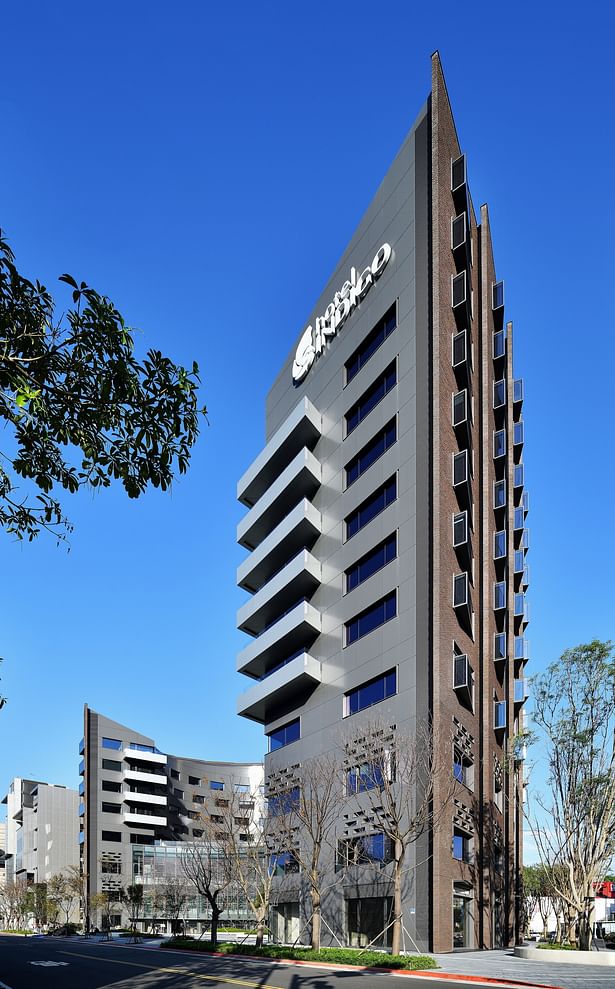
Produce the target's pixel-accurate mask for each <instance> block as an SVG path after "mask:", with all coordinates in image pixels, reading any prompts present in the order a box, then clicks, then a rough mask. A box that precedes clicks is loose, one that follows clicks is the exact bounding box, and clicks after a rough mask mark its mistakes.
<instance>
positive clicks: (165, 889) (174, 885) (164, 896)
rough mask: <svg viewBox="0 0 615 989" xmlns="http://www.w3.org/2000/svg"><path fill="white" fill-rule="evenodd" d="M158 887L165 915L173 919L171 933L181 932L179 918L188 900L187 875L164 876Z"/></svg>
mask: <svg viewBox="0 0 615 989" xmlns="http://www.w3.org/2000/svg"><path fill="white" fill-rule="evenodd" d="M156 887H157V894H158V896H159V898H160V902H161V904H162V905H163V908H164V912H165V916H166V917H168V918H169V920H170V921H171V934H173V935H176V934H177V933H178V932H179V918H180V917H181V916H182V913H183V912H184V910H185V907H186V904H187V902H188V897H189V885H188V881H187V879H186V878H185V876H163V877H162V878H161V879H160V880H159V881H158V882H157V884H156Z"/></svg>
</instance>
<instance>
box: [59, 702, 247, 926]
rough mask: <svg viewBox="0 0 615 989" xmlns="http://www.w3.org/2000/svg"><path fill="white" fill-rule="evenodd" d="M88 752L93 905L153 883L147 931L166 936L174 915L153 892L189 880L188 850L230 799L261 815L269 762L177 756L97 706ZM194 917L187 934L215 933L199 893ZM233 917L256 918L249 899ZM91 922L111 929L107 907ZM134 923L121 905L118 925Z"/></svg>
mask: <svg viewBox="0 0 615 989" xmlns="http://www.w3.org/2000/svg"><path fill="white" fill-rule="evenodd" d="M79 754H80V755H81V756H82V759H81V763H80V766H79V773H80V775H81V776H82V782H81V784H80V787H79V794H80V797H81V803H80V806H79V812H78V813H79V818H78V819H79V822H80V825H79V827H80V834H79V842H80V847H81V863H82V870H83V873H84V874H85V875H86V877H87V893H88V902H91V901H92V897H94V896H95V895H96V894H97V893H110V894H112V895H113V894H116V893H117V892H118V891H119V890H120V889H121V888H122V887H126V886H128V885H131V884H132V883H143V884H144V886H145V887H148V895H147V896H146V898H145V905H144V909H143V911H142V920H141V922H140V923H141V926H144V925H151V923H152V922H153V921H156V925H157V927H158V929H159V930H169V929H170V923H171V921H170V917H169V916H167V915H166V913H165V909H166V908H165V904H164V902H163V903H155V902H154V901H155V900H156V898H155V897H153V886H154V885H155V884H156V883H157V882H158V883H161V882H162V881H164V880H166V879H168V878H181V877H182V875H183V872H182V869H181V848H182V845H183V844H184V843H185V842H187V841H198V840H200V839H202V837H203V834H204V830H203V827H204V826H203V824H202V823H201V822H202V820H203V818H204V817H207V819H211V820H212V821H214V822H215V820H216V810H217V809H218V812H219V813H220V809H221V808H224V807H226V806H228V799H229V794H230V793H233V794H238V797H237V806H238V809H239V808H242V801H243V800H245V813H246V816H248V817H253V815H254V814H255V813H257V812H258V803H259V802H260V801H262V799H263V796H262V794H263V765H262V763H238V762H208V761H204V760H202V759H190V758H183V757H181V756H175V755H170V754H168V753H164V752H161V751H160V749H158V748H157V747H156V743H155V741H154V739H153V738H150V737H149V736H148V735H144V734H142V733H141V732H139V731H136V729H134V728H129V727H128V726H127V725H122V724H120V723H119V722H117V721H113V720H112V719H111V718H107V717H105V716H104V715H102V714H98V713H97V712H96V711H92V710H91V709H90V708H89V707H88V706H87V705H86V706H85V709H84V734H83V738H82V740H81V743H80V745H79ZM255 808H256V810H255ZM240 812H241V811H240ZM247 840H248V839H247V837H246V841H247ZM184 913H185V916H183V917H182V920H183V923H184V925H185V927H186V929H189V930H193V931H198V930H200V929H201V928H202V927H203V926H207V921H208V918H209V910H208V908H207V905H206V903H205V902H204V901H203V900H202V899H201V898H200V897H197V896H196V895H195V894H194V891H192V893H191V899H190V902H189V903H188V904H187V906H186V910H185V912H184ZM224 918H225V919H226V920H230V921H232V922H238V921H241V922H243V921H248V920H249V914H248V912H247V908H246V906H245V904H243V903H242V902H241V901H240V898H238V897H237V896H235V897H234V898H233V897H232V896H231V897H230V898H227V905H226V910H225V914H224ZM84 919H85V920H86V923H88V922H89V924H90V925H91V926H92V927H94V926H98V927H101V926H102V915H101V909H100V907H98V908H97V909H96V910H95V911H94V912H93V914H92V916H90V917H88V918H84ZM126 919H127V918H126V911H125V910H124V909H123V908H122V907H121V905H120V903H119V901H116V902H115V905H114V907H113V910H112V912H111V924H112V926H117V925H120V924H121V923H125V922H126Z"/></svg>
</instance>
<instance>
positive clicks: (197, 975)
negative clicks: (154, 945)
mask: <svg viewBox="0 0 615 989" xmlns="http://www.w3.org/2000/svg"><path fill="white" fill-rule="evenodd" d="M58 954H59V955H72V956H73V958H89V959H90V960H91V961H92V960H94V961H103V962H111V964H113V965H130V966H131V967H132V968H149V969H150V970H151V971H152V972H165V973H167V974H171V975H191V976H192V978H193V979H203V980H205V981H206V982H230V983H232V985H235V986H248V987H249V989H282V987H281V986H271V985H268V984H265V985H263V983H262V982H245V981H244V980H243V979H230V978H228V977H227V976H224V975H203V974H202V973H201V972H194V971H193V970H192V969H191V968H160V967H159V966H158V965H145V964H143V962H129V961H122V960H121V959H120V958H104V957H103V956H102V955H87V954H85V955H84V954H82V953H81V952H78V951H59V952H58Z"/></svg>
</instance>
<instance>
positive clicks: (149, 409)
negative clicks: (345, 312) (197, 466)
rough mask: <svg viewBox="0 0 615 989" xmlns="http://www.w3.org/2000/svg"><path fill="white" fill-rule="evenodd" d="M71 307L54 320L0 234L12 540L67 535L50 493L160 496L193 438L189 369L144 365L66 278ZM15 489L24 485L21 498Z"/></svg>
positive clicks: (103, 304) (4, 485) (1, 456)
mask: <svg viewBox="0 0 615 989" xmlns="http://www.w3.org/2000/svg"><path fill="white" fill-rule="evenodd" d="M60 281H62V282H65V283H66V284H67V285H68V286H70V288H71V289H72V306H71V307H70V308H68V309H67V311H66V312H65V314H64V315H62V316H60V317H59V318H58V317H57V316H56V307H55V302H54V300H53V298H52V296H51V294H50V293H49V292H48V291H47V289H46V288H45V286H44V285H41V284H40V282H38V281H36V282H31V281H29V280H28V279H27V278H24V277H23V276H22V275H21V274H20V273H19V271H18V270H17V268H16V266H15V258H14V255H13V252H12V251H11V249H10V247H9V245H8V244H7V242H6V240H4V239H3V238H2V237H1V235H0V419H2V420H3V422H4V425H5V427H8V428H6V429H5V432H4V447H3V449H2V450H0V526H2V527H3V528H4V529H5V530H6V531H7V532H8V533H10V534H12V535H13V536H14V537H16V538H17V539H23V538H26V539H28V540H32V539H33V538H34V537H35V536H37V535H38V533H39V532H40V530H41V529H43V528H44V529H47V530H50V531H51V532H53V533H54V534H55V535H56V536H58V538H65V537H66V534H67V532H69V531H70V529H71V526H70V523H69V522H68V520H67V518H66V517H65V515H64V511H63V508H62V505H61V503H60V501H59V500H58V493H59V491H60V490H61V489H63V490H65V491H68V492H70V493H74V492H76V491H79V490H80V489H83V488H87V489H92V490H96V489H98V488H101V487H103V488H104V487H108V486H109V485H110V484H111V483H112V482H113V481H119V482H120V483H121V484H122V486H123V487H124V490H125V491H126V493H127V494H128V496H129V497H130V498H137V497H139V495H140V494H142V493H143V491H144V490H145V489H146V487H147V486H148V485H152V486H153V487H155V488H161V489H162V490H163V491H165V490H167V489H168V488H169V486H170V485H171V482H172V480H173V478H174V475H175V472H176V471H178V472H179V473H180V474H183V473H185V471H186V470H187V467H188V463H189V460H190V451H191V448H192V446H193V444H194V443H195V441H196V438H197V436H198V433H199V424H200V415H201V413H204V412H205V409H200V408H199V403H198V395H197V386H198V383H199V369H198V366H197V364H196V363H195V364H193V365H192V369H191V370H190V371H188V370H186V369H185V368H184V367H182V366H181V365H178V364H174V363H173V361H171V360H170V359H169V358H168V357H165V356H164V355H163V354H162V353H161V352H160V351H158V350H149V351H148V352H147V356H146V358H145V360H143V361H138V360H137V358H136V357H135V353H134V343H133V336H132V333H131V331H130V329H129V328H128V327H127V326H126V323H125V321H124V318H123V317H122V315H121V313H119V312H118V310H117V309H116V307H115V306H114V304H113V303H112V302H111V300H110V299H108V298H107V297H106V296H103V295H100V294H99V293H98V292H97V291H95V290H94V289H93V288H90V287H89V286H88V285H87V284H86V283H85V282H80V283H77V281H76V280H75V279H74V278H73V277H72V276H71V275H62V276H61V277H60ZM22 482H26V486H25V488H24V487H22Z"/></svg>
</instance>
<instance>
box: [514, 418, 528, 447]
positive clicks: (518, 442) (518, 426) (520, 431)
mask: <svg viewBox="0 0 615 989" xmlns="http://www.w3.org/2000/svg"><path fill="white" fill-rule="evenodd" d="M524 433H525V430H524V428H523V420H521V421H520V422H515V423H513V445H514V446H523V440H524Z"/></svg>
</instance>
